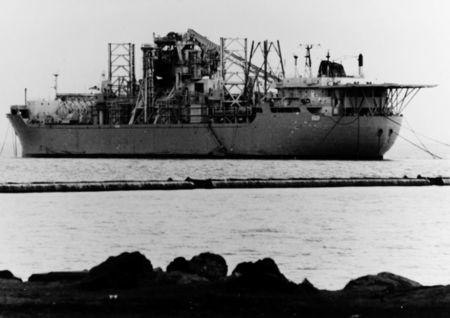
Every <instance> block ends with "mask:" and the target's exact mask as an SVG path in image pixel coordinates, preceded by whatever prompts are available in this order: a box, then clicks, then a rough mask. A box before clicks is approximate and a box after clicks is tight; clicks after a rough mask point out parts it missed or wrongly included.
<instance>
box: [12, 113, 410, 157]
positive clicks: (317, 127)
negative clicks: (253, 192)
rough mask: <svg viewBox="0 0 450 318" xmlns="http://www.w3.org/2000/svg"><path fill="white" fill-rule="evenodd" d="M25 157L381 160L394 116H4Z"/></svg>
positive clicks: (394, 130) (393, 132) (393, 133)
mask: <svg viewBox="0 0 450 318" xmlns="http://www.w3.org/2000/svg"><path fill="white" fill-rule="evenodd" d="M8 117H9V119H10V121H11V123H12V125H13V126H14V129H15V131H16V134H17V135H18V137H19V139H20V142H21V144H22V155H23V156H24V157H58V156H67V157H113V156H114V157H157V156H162V157H168V156H175V157H255V158H258V157H259V158H268V157H280V158H328V159H333V158H336V159H343V158H346V159H382V158H383V155H384V154H385V153H386V151H388V150H389V149H390V148H391V147H392V145H393V144H394V142H395V139H396V137H397V134H398V132H399V129H400V123H401V117H400V116H390V117H389V118H388V117H382V116H360V117H359V118H358V117H356V116H355V117H353V116H346V117H342V118H339V117H329V116H316V115H311V114H305V113H262V114H258V116H257V118H256V119H255V120H254V121H253V122H251V123H241V124H206V123H205V124H184V125H183V124H173V125H132V126H128V125H122V126H87V125H45V126H44V125H32V124H31V125H30V124H26V123H25V122H24V121H23V119H22V118H21V117H20V115H8Z"/></svg>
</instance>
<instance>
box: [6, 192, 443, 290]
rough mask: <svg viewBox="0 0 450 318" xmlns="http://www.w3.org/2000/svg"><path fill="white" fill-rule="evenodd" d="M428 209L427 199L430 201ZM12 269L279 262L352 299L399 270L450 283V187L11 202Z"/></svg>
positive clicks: (292, 274) (55, 196) (295, 275)
mask: <svg viewBox="0 0 450 318" xmlns="http://www.w3.org/2000/svg"><path fill="white" fill-rule="evenodd" d="M418 198H420V199H418ZM0 202H1V207H2V209H1V210H2V212H1V223H0V243H1V244H0V255H1V258H0V268H8V269H11V270H13V272H14V273H16V274H17V275H20V276H21V277H24V278H25V277H27V276H28V275H29V274H31V273H32V272H41V271H48V270H75V269H85V268H90V267H91V266H93V265H95V264H97V263H99V262H100V261H102V260H104V259H105V258H106V257H107V256H109V255H114V254H118V253H120V252H122V251H133V250H140V251H142V252H143V253H144V254H145V255H146V256H147V257H148V258H149V259H150V260H151V261H152V263H153V265H154V266H161V267H165V266H166V265H167V264H168V263H169V262H170V261H171V260H172V259H173V258H175V257H176V256H180V255H183V256H186V257H191V256H193V255H195V254H197V253H199V252H202V251H213V252H216V253H220V254H222V255H224V256H225V258H226V260H227V262H228V264H229V267H230V270H231V269H232V268H234V266H235V265H236V264H237V263H238V262H241V261H246V260H256V259H258V258H261V257H265V256H271V257H273V258H274V259H275V260H276V262H277V263H278V264H279V266H280V268H281V270H282V272H283V273H285V274H286V276H287V277H288V278H290V279H292V280H294V281H300V280H301V279H303V278H304V277H308V278H309V279H310V280H311V281H312V282H313V283H314V284H315V285H316V286H319V287H322V288H335V289H338V288H342V287H343V286H344V285H345V283H346V282H347V281H348V280H349V279H351V278H355V277H357V276H360V275H364V274H367V273H377V272H380V271H392V272H395V273H400V274H402V275H405V276H407V277H411V278H413V279H416V280H418V281H419V282H421V283H424V284H438V283H439V284H441V283H447V284H448V283H450V267H449V266H448V264H449V262H450V236H449V234H448V233H449V228H450V213H449V206H450V187H422V188H421V187H405V188H400V187H384V188H321V189H318V188H317V189H246V190H242V189H240V190H233V189H226V190H183V191H172V192H171V191H130V192H109V193H108V192H96V193H32V194H0Z"/></svg>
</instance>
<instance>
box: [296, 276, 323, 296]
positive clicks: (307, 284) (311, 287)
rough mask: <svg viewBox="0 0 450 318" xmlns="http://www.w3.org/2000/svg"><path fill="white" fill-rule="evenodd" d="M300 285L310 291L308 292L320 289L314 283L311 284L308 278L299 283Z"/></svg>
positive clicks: (302, 288)
mask: <svg viewBox="0 0 450 318" xmlns="http://www.w3.org/2000/svg"><path fill="white" fill-rule="evenodd" d="M298 287H299V288H300V289H301V290H302V291H304V292H308V293H315V292H317V291H318V289H317V288H316V287H315V286H314V285H313V284H311V282H310V281H309V280H307V279H306V278H305V279H304V280H303V282H301V283H300V284H298Z"/></svg>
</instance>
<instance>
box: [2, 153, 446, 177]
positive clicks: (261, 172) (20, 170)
mask: <svg viewBox="0 0 450 318" xmlns="http://www.w3.org/2000/svg"><path fill="white" fill-rule="evenodd" d="M418 174H421V175H422V176H450V159H445V160H431V159H401V160H383V161H338V160H322V161H321V160H220V159H219V160H181V159H180V160H167V159H166V160H145V159H144V160H142V159H27V158H18V159H15V158H0V182H27V181H68V180H70V181H82V180H150V179H158V180H160V179H167V178H173V179H185V178H186V177H191V178H253V177H259V178H270V177H274V178H289V177H403V176H405V175H407V176H409V177H416V176H417V175H418Z"/></svg>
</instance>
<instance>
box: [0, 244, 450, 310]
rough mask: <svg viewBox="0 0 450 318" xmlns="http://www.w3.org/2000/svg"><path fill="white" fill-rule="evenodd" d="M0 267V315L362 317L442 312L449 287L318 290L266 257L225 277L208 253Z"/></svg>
mask: <svg viewBox="0 0 450 318" xmlns="http://www.w3.org/2000/svg"><path fill="white" fill-rule="evenodd" d="M0 274H1V275H3V279H2V278H1V277H0V295H1V296H2V297H0V316H1V317H3V316H5V317H35V316H36V314H37V313H41V314H44V313H45V317H60V316H63V317H80V316H88V317H110V316H114V317H148V316H151V317H174V316H175V317H214V316H220V317H255V316H264V317H347V318H348V317H360V318H363V317H448V313H449V312H450V286H431V287H424V286H421V285H420V284H419V283H417V282H414V281H412V280H409V279H408V278H405V277H401V276H398V275H395V274H391V273H380V274H377V275H367V276H363V277H360V278H357V279H354V280H352V281H350V282H349V283H348V284H347V285H346V286H345V288H344V289H343V290H339V291H326V290H319V289H317V288H315V287H314V286H313V285H312V284H311V283H310V282H309V281H308V280H306V279H305V280H304V281H303V282H302V283H300V284H295V283H293V282H290V281H289V280H288V279H287V278H286V277H285V276H284V275H283V274H282V273H281V272H280V270H279V268H278V266H277V264H276V263H275V261H274V260H272V259H270V258H265V259H262V260H258V261H256V262H244V263H240V264H238V265H237V266H236V268H235V269H234V270H233V271H232V274H231V275H230V276H228V277H226V263H225V260H224V259H223V258H222V257H221V256H220V255H217V254H212V253H202V254H199V255H197V256H194V257H193V258H192V259H191V260H186V259H184V258H177V259H175V260H174V261H173V262H171V263H170V264H169V266H168V268H167V271H165V272H164V271H163V270H161V269H159V268H158V269H153V266H152V264H151V262H150V260H148V259H147V258H146V257H145V256H144V255H142V254H140V253H138V252H133V253H123V254H120V255H118V256H115V257H110V258H108V259H107V260H106V261H104V262H103V263H101V264H99V265H98V266H95V267H93V268H92V269H91V270H89V271H83V272H50V273H47V274H39V275H32V276H31V277H30V280H29V281H28V282H25V283H23V282H21V281H18V280H17V279H14V278H12V279H11V278H10V277H14V275H12V273H10V272H9V273H7V272H4V273H3V274H2V272H0ZM5 277H6V278H5ZM8 277H9V278H8ZM33 277H34V278H33Z"/></svg>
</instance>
